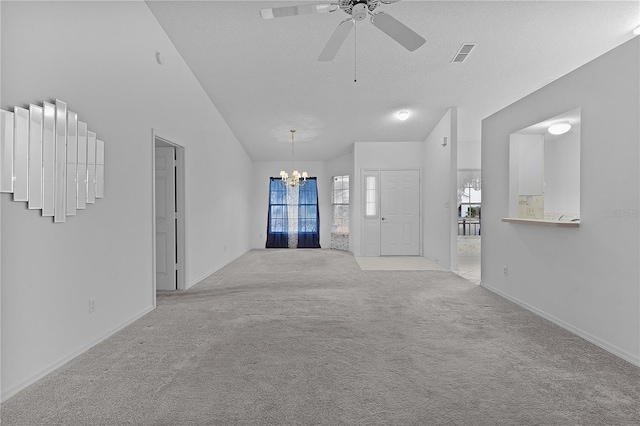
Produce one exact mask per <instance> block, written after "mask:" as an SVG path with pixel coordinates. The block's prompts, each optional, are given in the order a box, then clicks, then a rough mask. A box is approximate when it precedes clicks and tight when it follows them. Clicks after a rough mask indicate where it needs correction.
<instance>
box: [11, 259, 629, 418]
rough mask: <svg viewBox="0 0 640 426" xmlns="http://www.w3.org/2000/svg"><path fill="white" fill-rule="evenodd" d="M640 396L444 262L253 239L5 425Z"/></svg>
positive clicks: (588, 401)
mask: <svg viewBox="0 0 640 426" xmlns="http://www.w3.org/2000/svg"><path fill="white" fill-rule="evenodd" d="M43 350H46V348H43ZM639 401H640V369H638V368H637V367H634V366H633V365H631V364H629V363H627V362H625V361H623V360H621V359H619V358H617V357H615V356H613V355H611V354H609V353H607V352H605V351H603V350H601V349H599V348H597V347H595V346H593V345H591V344H590V343H587V342H586V341H584V340H582V339H581V338H579V337H577V336H575V335H573V334H571V333H569V332H567V331H565V330H563V329H561V328H559V327H557V326H555V325H553V324H551V323H549V322H548V321H546V320H544V319H541V318H539V317H537V316H535V315H534V314H532V313H530V312H528V311H526V310H523V309H521V308H519V307H517V306H515V305H513V304H512V303H510V302H508V301H506V300H504V299H502V298H500V297H498V296H496V295H494V294H492V293H490V292H488V291H487V290H486V289H484V288H482V287H479V286H476V285H474V284H472V283H470V282H468V281H466V280H464V279H463V278H461V277H459V276H458V275H455V274H453V273H450V272H445V271H361V270H360V268H359V267H358V264H357V263H356V261H355V259H354V257H353V256H351V255H350V254H349V253H345V252H340V251H333V250H291V251H287V253H286V256H283V253H282V251H280V250H258V251H252V252H250V253H248V254H247V255H245V256H243V257H242V258H240V259H239V260H237V261H235V262H233V263H232V264H230V265H229V266H227V267H225V268H223V269H222V270H220V271H219V272H217V273H216V274H214V275H212V276H211V277H209V278H208V279H206V280H204V281H203V282H202V283H200V284H198V285H197V286H195V287H193V288H192V289H190V290H188V291H184V292H175V293H162V294H161V295H160V296H159V297H158V308H157V309H156V310H155V311H153V312H152V313H150V314H148V315H147V316H145V317H144V318H142V319H141V320H139V321H137V322H136V323H134V324H132V325H131V326H129V327H128V328H126V329H125V330H123V331H122V332H120V333H118V334H117V335H115V336H113V337H112V338H110V339H108V340H106V341H105V342H103V343H101V344H99V345H97V346H96V347H94V348H93V349H91V350H89V351H88V352H86V353H85V354H83V355H81V356H80V357H78V358H76V359H75V360H73V361H72V362H70V363H68V364H67V365H65V366H64V367H62V368H60V369H59V370H57V371H56V372H54V373H52V374H51V375H49V376H47V377H46V378H44V379H43V380H41V381H39V382H38V383H36V384H34V385H33V386H31V387H30V388H28V389H26V390H25V391H23V392H21V393H20V394H18V395H17V396H15V397H14V398H12V399H10V400H9V401H7V402H5V403H4V404H3V405H2V421H3V422H2V423H3V425H5V426H10V425H19V426H28V425H38V426H41V425H64V426H73V425H82V426H87V425H91V426H97V425H105V426H107V425H108V426H114V425H143V426H144V425H167V426H168V425H171V426H175V425H180V426H182V425H185V426H188V425H436V426H437V425H465V426H467V425H473V426H482V425H487V426H496V425H562V426H569V425H616V426H621V425H628V426H631V425H638V424H640V405H639V404H638V402H639Z"/></svg>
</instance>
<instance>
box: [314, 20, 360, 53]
mask: <svg viewBox="0 0 640 426" xmlns="http://www.w3.org/2000/svg"><path fill="white" fill-rule="evenodd" d="M354 25H355V22H353V18H349V19H345V20H344V21H342V22H340V25H338V28H336V30H335V31H334V32H333V35H332V36H331V38H330V39H329V42H328V43H327V45H326V46H325V47H324V49H322V52H321V53H320V56H318V60H319V61H331V60H333V58H334V57H335V56H336V53H338V50H340V46H342V43H344V41H345V39H346V38H347V36H348V35H349V33H350V32H351V30H352V29H353V26H354Z"/></svg>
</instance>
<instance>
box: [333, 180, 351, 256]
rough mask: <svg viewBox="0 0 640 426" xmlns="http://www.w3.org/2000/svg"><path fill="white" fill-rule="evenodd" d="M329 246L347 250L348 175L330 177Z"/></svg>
mask: <svg viewBox="0 0 640 426" xmlns="http://www.w3.org/2000/svg"><path fill="white" fill-rule="evenodd" d="M331 248H332V249H337V250H345V251H348V250H349V176H348V175H347V176H334V177H333V178H332V179H331Z"/></svg>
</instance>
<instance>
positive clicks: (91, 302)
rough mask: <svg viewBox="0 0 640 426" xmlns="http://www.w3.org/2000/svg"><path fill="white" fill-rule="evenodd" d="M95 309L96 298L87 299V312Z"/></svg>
mask: <svg viewBox="0 0 640 426" xmlns="http://www.w3.org/2000/svg"><path fill="white" fill-rule="evenodd" d="M95 311H96V299H89V313H92V312H95Z"/></svg>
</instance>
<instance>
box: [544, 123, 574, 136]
mask: <svg viewBox="0 0 640 426" xmlns="http://www.w3.org/2000/svg"><path fill="white" fill-rule="evenodd" d="M569 130H571V124H569V123H556V124H552V125H551V126H549V133H551V134H552V135H564V134H565V133H567V132H568V131H569Z"/></svg>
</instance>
